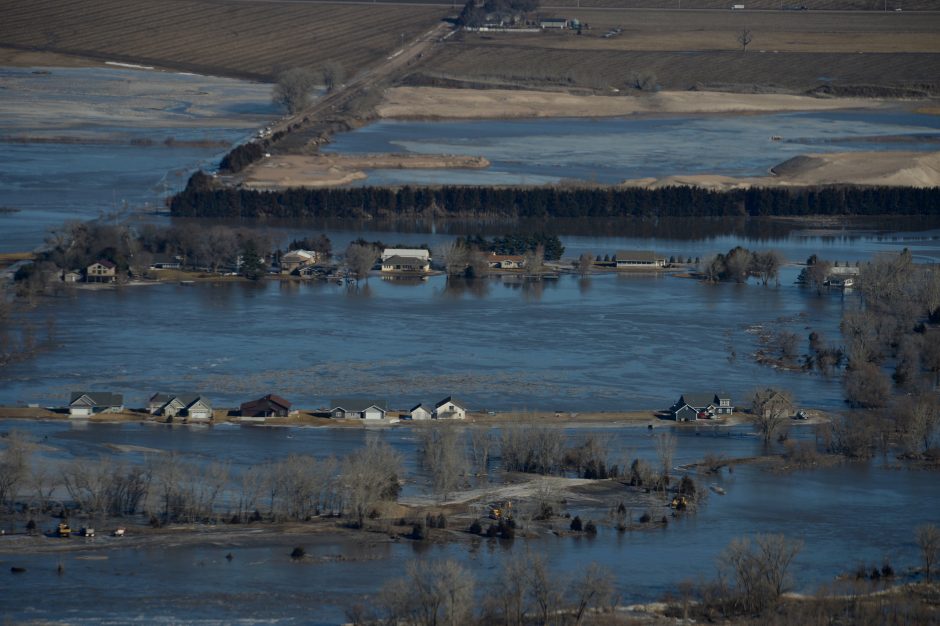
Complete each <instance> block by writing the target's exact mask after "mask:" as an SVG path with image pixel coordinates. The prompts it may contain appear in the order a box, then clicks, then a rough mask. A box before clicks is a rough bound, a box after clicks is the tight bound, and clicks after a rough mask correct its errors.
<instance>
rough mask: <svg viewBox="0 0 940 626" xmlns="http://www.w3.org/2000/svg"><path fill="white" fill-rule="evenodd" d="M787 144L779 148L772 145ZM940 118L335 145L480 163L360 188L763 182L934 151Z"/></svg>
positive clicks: (385, 138) (484, 128)
mask: <svg viewBox="0 0 940 626" xmlns="http://www.w3.org/2000/svg"><path fill="white" fill-rule="evenodd" d="M774 135H777V136H780V137H782V140H780V141H772V140H771V139H770V138H771V136H774ZM938 141H940V117H937V116H935V115H923V114H917V113H911V112H908V111H905V110H900V109H898V110H878V111H870V110H867V111H836V112H809V113H774V114H754V115H699V116H694V117H692V116H683V115H674V116H664V117H649V116H637V117H626V118H605V119H537V120H495V121H494V120H484V121H465V120H461V121H443V122H428V121H419V122H413V121H393V120H383V121H380V122H377V123H375V124H370V125H368V126H364V127H362V128H359V129H357V130H354V131H352V132H349V133H344V134H342V135H338V136H337V137H335V138H334V141H333V142H332V143H331V144H330V145H329V146H327V147H325V148H324V149H325V150H327V151H330V152H337V153H340V154H349V153H352V154H359V153H375V152H400V153H402V152H403V153H414V154H453V155H464V156H483V157H486V158H487V159H489V161H490V162H491V163H492V165H491V166H490V167H489V168H486V169H483V170H461V169H448V170H419V169H416V170H411V169H394V170H371V171H368V172H367V173H368V175H369V176H368V178H367V179H365V180H362V181H359V182H358V183H357V184H359V185H383V184H405V183H409V184H427V185H439V184H466V185H517V184H523V185H526V184H528V185H540V184H547V183H554V182H558V181H560V180H565V179H573V180H582V181H592V182H598V183H618V182H621V181H623V180H625V179H635V178H645V177H662V176H667V175H672V174H721V175H727V176H762V175H764V174H766V173H767V170H769V169H770V168H771V167H773V166H774V165H777V164H778V163H781V162H783V161H785V160H787V159H789V158H791V157H794V156H797V155H800V154H807V153H816V152H843V151H845V152H850V151H857V150H914V151H916V150H925V151H927V150H936V149H937V142H938Z"/></svg>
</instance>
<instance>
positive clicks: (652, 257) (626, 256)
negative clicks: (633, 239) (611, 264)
mask: <svg viewBox="0 0 940 626" xmlns="http://www.w3.org/2000/svg"><path fill="white" fill-rule="evenodd" d="M614 258H615V259H617V260H618V261H646V262H650V263H654V262H656V261H657V260H658V259H661V258H662V257H660V256H657V255H656V253H655V252H653V251H652V250H617V252H616V253H615V254H614Z"/></svg>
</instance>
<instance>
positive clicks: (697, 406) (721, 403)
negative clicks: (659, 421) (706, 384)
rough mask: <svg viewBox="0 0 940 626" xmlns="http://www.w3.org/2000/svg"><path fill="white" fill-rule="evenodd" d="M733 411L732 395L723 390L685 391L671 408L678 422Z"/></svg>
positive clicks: (727, 413)
mask: <svg viewBox="0 0 940 626" xmlns="http://www.w3.org/2000/svg"><path fill="white" fill-rule="evenodd" d="M733 412H734V406H732V404H731V396H729V395H728V394H726V393H723V392H719V393H684V394H682V395H681V396H679V400H678V401H677V402H676V403H675V404H673V405H672V406H671V407H670V408H669V413H670V414H671V415H672V418H673V419H674V420H676V421H677V422H694V421H695V420H697V419H701V418H707V417H711V416H713V415H731V414H732V413H733Z"/></svg>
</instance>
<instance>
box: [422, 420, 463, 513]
mask: <svg viewBox="0 0 940 626" xmlns="http://www.w3.org/2000/svg"><path fill="white" fill-rule="evenodd" d="M419 437H420V439H421V457H422V461H423V464H424V466H425V467H426V468H427V469H428V472H429V473H430V474H431V481H432V483H433V485H434V491H435V492H436V493H438V494H440V495H441V497H442V498H443V499H444V500H447V497H448V496H449V495H450V493H451V492H452V491H454V489H456V488H457V487H458V486H459V485H460V482H461V480H462V479H463V476H464V474H465V473H466V471H467V455H466V447H465V445H464V442H463V439H462V438H461V437H460V436H459V432H458V430H457V428H456V426H453V425H450V424H427V425H425V426H423V427H422V429H421V430H420V431H419Z"/></svg>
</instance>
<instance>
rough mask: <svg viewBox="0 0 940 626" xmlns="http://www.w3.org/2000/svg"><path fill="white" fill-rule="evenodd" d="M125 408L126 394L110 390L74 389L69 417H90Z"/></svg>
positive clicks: (117, 411)
mask: <svg viewBox="0 0 940 626" xmlns="http://www.w3.org/2000/svg"><path fill="white" fill-rule="evenodd" d="M123 410H124V396H122V395H121V394H119V393H111V392H108V391H73V392H72V399H71V400H70V401H69V417H90V416H92V415H95V414H98V413H120V412H121V411H123Z"/></svg>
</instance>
